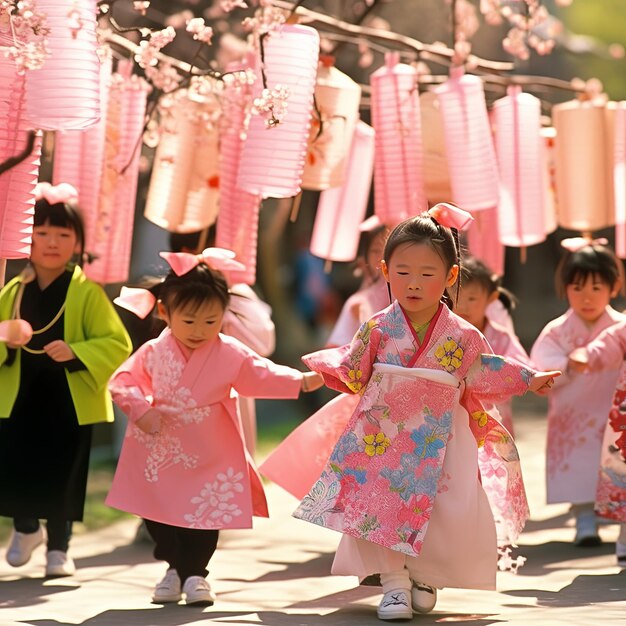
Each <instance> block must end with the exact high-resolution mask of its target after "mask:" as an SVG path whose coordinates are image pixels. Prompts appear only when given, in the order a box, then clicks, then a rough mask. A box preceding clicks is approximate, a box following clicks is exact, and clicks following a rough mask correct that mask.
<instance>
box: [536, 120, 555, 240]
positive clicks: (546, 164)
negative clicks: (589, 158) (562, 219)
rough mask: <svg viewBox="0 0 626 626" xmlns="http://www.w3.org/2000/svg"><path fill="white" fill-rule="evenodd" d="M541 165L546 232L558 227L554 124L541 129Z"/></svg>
mask: <svg viewBox="0 0 626 626" xmlns="http://www.w3.org/2000/svg"><path fill="white" fill-rule="evenodd" d="M540 135H541V164H542V165H541V167H542V172H541V176H542V182H543V208H544V211H543V214H544V217H545V230H546V233H552V232H554V231H555V230H556V229H557V227H558V224H557V221H556V168H555V143H556V130H554V127H552V126H546V127H544V128H542V129H541V131H540Z"/></svg>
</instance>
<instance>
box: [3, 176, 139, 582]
mask: <svg viewBox="0 0 626 626" xmlns="http://www.w3.org/2000/svg"><path fill="white" fill-rule="evenodd" d="M37 194H38V195H39V199H38V200H37V202H36V204H35V215H34V226H33V236H32V248H31V255H30V263H29V265H28V267H27V269H26V270H25V271H24V272H22V274H20V275H19V276H17V277H16V278H15V279H13V280H12V281H10V282H9V283H8V284H7V285H6V286H5V287H4V289H2V291H1V292H0V319H2V320H11V319H13V320H17V319H21V320H24V321H26V322H28V323H29V324H30V326H31V331H32V332H30V333H24V334H22V336H21V337H19V338H17V340H15V338H14V339H13V341H11V340H9V341H2V340H0V389H1V390H2V392H1V393H0V418H2V419H0V515H3V516H6V517H12V518H13V525H14V532H13V536H12V538H11V542H10V545H9V548H8V550H7V553H6V558H7V561H8V562H9V564H10V565H12V566H14V567H19V566H21V565H24V564H26V563H27V562H28V561H29V560H30V557H31V555H32V552H33V550H34V549H35V548H36V547H37V546H38V545H40V544H41V543H44V542H45V541H46V532H44V528H43V527H42V526H41V525H40V522H39V520H40V519H43V520H46V531H47V563H46V575H47V576H69V575H71V574H73V573H74V571H75V566H74V562H73V560H72V558H71V557H70V556H68V554H67V552H68V546H69V541H70V537H71V532H72V523H73V522H74V521H80V520H82V517H83V508H84V503H85V490H86V484H87V472H88V468H89V453H90V447H91V430H92V428H91V425H92V424H94V423H97V422H112V421H113V407H112V404H111V398H110V395H109V392H108V391H107V382H108V380H109V377H110V376H111V374H113V372H114V371H115V369H116V368H117V367H118V366H119V365H120V364H121V363H122V362H123V361H124V359H126V357H127V356H128V355H129V354H130V351H131V343H130V339H129V337H128V335H127V334H126V331H125V330H124V326H123V325H122V322H121V321H120V319H119V317H118V315H117V313H116V312H115V310H114V308H113V305H112V304H111V302H110V301H109V299H108V297H107V296H106V294H105V293H104V291H103V290H102V288H101V287H100V286H99V285H97V284H96V283H94V282H92V281H90V280H88V279H87V278H86V276H85V274H84V273H83V270H82V269H81V267H80V263H81V261H82V257H83V250H84V237H83V233H84V230H83V223H82V220H81V217H80V214H79V213H78V211H77V210H76V208H75V207H74V205H73V201H74V200H75V199H76V190H75V189H74V188H73V187H71V186H70V185H66V184H61V185H58V186H54V187H53V186H51V185H50V184H49V183H41V184H40V185H39V187H38V189H37Z"/></svg>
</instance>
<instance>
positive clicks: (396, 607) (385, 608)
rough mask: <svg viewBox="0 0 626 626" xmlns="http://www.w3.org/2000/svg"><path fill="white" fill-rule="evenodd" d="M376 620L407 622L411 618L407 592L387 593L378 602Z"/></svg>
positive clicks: (411, 613)
mask: <svg viewBox="0 0 626 626" xmlns="http://www.w3.org/2000/svg"><path fill="white" fill-rule="evenodd" d="M376 613H377V615H378V619H382V620H386V621H393V620H407V619H411V618H412V617H413V611H412V609H411V601H410V600H409V592H408V591H407V590H406V589H394V590H393V591H388V592H387V593H386V594H385V595H384V596H383V598H382V600H381V601H380V604H379V605H378V610H377V612H376Z"/></svg>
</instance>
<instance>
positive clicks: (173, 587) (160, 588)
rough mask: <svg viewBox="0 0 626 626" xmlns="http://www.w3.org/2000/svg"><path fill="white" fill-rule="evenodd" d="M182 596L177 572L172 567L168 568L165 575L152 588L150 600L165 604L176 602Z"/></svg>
mask: <svg viewBox="0 0 626 626" xmlns="http://www.w3.org/2000/svg"><path fill="white" fill-rule="evenodd" d="M182 597H183V595H182V593H181V589H180V577H179V575H178V572H177V571H176V570H175V569H174V568H171V569H168V570H167V572H165V576H163V578H162V579H161V580H160V581H159V582H158V583H157V584H156V587H155V588H154V593H153V594H152V602H155V603H156V604H166V603H167V602H178V601H179V600H180V599H181V598H182Z"/></svg>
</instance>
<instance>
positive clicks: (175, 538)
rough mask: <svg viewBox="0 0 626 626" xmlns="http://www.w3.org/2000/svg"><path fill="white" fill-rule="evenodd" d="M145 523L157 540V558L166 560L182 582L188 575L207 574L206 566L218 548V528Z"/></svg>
mask: <svg viewBox="0 0 626 626" xmlns="http://www.w3.org/2000/svg"><path fill="white" fill-rule="evenodd" d="M144 522H145V523H146V528H147V529H148V532H149V533H150V536H151V537H152V539H153V540H154V543H155V548H154V552H153V554H154V558H155V559H159V560H160V561H167V562H168V564H169V566H170V568H174V569H175V570H176V571H177V572H178V576H179V577H180V580H181V582H183V583H184V582H185V580H187V578H189V576H202V578H205V577H206V575H207V574H208V573H209V572H208V570H207V569H206V568H207V565H208V564H209V561H210V560H211V557H212V556H213V554H214V553H215V549H216V548H217V539H218V536H219V531H218V530H202V529H199V528H181V527H180V526H170V525H169V524H161V523H160V522H154V521H152V520H149V519H147V520H144Z"/></svg>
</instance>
